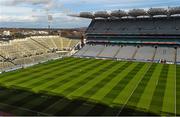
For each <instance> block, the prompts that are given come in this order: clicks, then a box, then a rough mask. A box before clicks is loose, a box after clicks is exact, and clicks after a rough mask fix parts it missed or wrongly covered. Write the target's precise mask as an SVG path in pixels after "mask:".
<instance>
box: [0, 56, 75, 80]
mask: <svg viewBox="0 0 180 117" xmlns="http://www.w3.org/2000/svg"><path fill="white" fill-rule="evenodd" d="M72 61H74V60H71V59H70V61H60V62H59V61H57V62H55V63H53V64H48V65H46V66H45V65H41V66H40V67H39V68H36V67H35V66H34V67H30V68H26V69H23V70H21V72H18V71H17V72H18V73H17V72H15V73H16V74H15V75H14V74H11V72H9V73H5V74H4V75H5V78H1V79H0V83H4V82H10V81H13V80H16V79H17V77H18V79H19V78H21V77H27V76H28V75H29V74H30V73H31V74H36V73H39V72H41V70H43V69H48V68H51V67H53V66H57V65H61V64H64V62H72ZM27 69H28V70H27ZM24 70H25V71H24ZM26 70H27V71H26ZM9 74H10V75H9Z"/></svg>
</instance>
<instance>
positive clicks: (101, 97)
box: [91, 62, 138, 104]
mask: <svg viewBox="0 0 180 117" xmlns="http://www.w3.org/2000/svg"><path fill="white" fill-rule="evenodd" d="M131 64H132V63H131V62H129V63H128V65H127V66H123V67H122V68H120V69H119V73H120V74H118V75H115V76H112V80H111V81H110V82H108V83H107V84H106V85H105V86H104V87H103V88H101V89H100V90H98V91H97V92H96V93H95V94H94V95H92V96H91V99H93V100H99V101H102V102H104V103H110V104H111V101H108V100H107V99H106V98H105V96H107V95H108V94H109V92H110V91H111V90H112V89H113V88H114V87H115V86H116V85H117V84H118V82H120V81H121V80H122V78H124V77H125V76H126V75H127V74H128V73H129V71H131V70H132V69H133V68H134V67H136V65H137V64H138V63H134V64H132V65H131Z"/></svg>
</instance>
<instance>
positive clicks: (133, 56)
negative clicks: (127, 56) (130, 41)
mask: <svg viewBox="0 0 180 117" xmlns="http://www.w3.org/2000/svg"><path fill="white" fill-rule="evenodd" d="M138 49H139V48H138V47H137V48H136V50H135V52H134V54H133V55H132V59H134V58H135V56H136V53H137V52H138Z"/></svg>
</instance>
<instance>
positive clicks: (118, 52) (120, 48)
mask: <svg viewBox="0 0 180 117" xmlns="http://www.w3.org/2000/svg"><path fill="white" fill-rule="evenodd" d="M120 50H121V47H119V49H118V51H117V52H116V53H115V54H114V56H113V58H116V56H117V54H118V53H119V51H120Z"/></svg>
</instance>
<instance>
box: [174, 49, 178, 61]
mask: <svg viewBox="0 0 180 117" xmlns="http://www.w3.org/2000/svg"><path fill="white" fill-rule="evenodd" d="M174 55H175V56H174V63H176V62H177V48H176V49H175V50H174Z"/></svg>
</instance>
